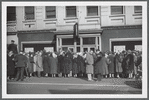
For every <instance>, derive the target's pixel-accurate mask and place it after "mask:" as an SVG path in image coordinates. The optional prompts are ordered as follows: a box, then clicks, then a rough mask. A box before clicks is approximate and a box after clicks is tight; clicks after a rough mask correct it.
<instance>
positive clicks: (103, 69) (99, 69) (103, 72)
mask: <svg viewBox="0 0 149 100" xmlns="http://www.w3.org/2000/svg"><path fill="white" fill-rule="evenodd" d="M107 56H108V55H107V54H105V53H103V52H100V53H99V54H98V58H97V60H96V62H95V67H96V71H95V74H96V75H97V81H101V79H102V77H103V76H105V77H106V78H107V75H108V64H110V61H109V59H108V58H107Z"/></svg>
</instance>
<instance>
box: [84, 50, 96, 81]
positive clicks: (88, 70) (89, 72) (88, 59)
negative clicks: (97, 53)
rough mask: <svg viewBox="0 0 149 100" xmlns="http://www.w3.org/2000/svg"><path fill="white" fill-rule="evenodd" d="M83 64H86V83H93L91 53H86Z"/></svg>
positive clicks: (92, 59)
mask: <svg viewBox="0 0 149 100" xmlns="http://www.w3.org/2000/svg"><path fill="white" fill-rule="evenodd" d="M85 62H86V74H87V77H88V81H93V79H92V75H93V71H94V68H93V64H94V58H93V56H92V54H91V52H89V53H88V52H87V54H86V61H85Z"/></svg>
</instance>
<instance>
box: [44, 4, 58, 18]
mask: <svg viewBox="0 0 149 100" xmlns="http://www.w3.org/2000/svg"><path fill="white" fill-rule="evenodd" d="M46 7H55V17H51V18H47V10H46ZM55 18H56V6H45V19H55Z"/></svg>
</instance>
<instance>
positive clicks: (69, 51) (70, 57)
mask: <svg viewBox="0 0 149 100" xmlns="http://www.w3.org/2000/svg"><path fill="white" fill-rule="evenodd" d="M66 54H67V55H68V58H69V59H70V60H71V62H70V64H69V67H70V73H69V74H68V76H69V77H71V76H72V60H73V54H72V51H71V50H70V49H68V51H67V53H66Z"/></svg>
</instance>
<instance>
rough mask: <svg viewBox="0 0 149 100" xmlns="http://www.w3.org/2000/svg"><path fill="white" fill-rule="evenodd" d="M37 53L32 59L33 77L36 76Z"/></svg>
mask: <svg viewBox="0 0 149 100" xmlns="http://www.w3.org/2000/svg"><path fill="white" fill-rule="evenodd" d="M38 53H39V52H35V55H34V58H33V60H34V63H33V76H35V77H36V76H37V73H36V72H37V56H38Z"/></svg>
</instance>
